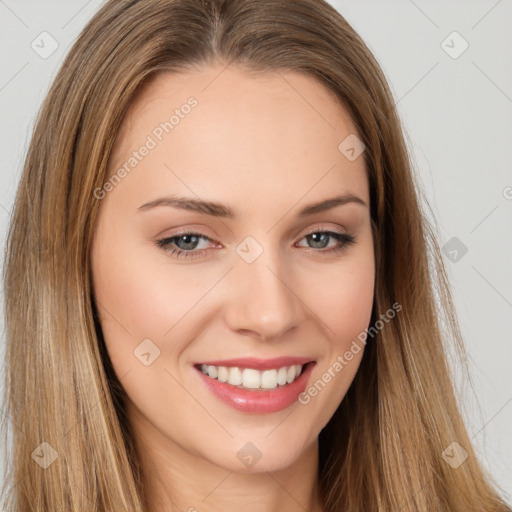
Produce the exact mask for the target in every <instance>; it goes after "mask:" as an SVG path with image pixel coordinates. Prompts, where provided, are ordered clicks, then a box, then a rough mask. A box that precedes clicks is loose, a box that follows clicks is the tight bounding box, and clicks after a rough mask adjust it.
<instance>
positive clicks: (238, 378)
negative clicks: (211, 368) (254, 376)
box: [226, 368, 242, 386]
mask: <svg viewBox="0 0 512 512" xmlns="http://www.w3.org/2000/svg"><path fill="white" fill-rule="evenodd" d="M226 370H227V371H228V372H229V377H228V384H231V385H232V386H240V384H242V372H241V371H240V369H239V368H230V369H229V370H228V369H227V368H226Z"/></svg>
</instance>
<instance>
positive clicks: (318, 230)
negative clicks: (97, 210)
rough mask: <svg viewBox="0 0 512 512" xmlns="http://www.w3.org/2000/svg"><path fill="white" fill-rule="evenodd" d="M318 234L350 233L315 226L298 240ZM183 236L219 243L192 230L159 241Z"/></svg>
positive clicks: (323, 226) (344, 230)
mask: <svg viewBox="0 0 512 512" xmlns="http://www.w3.org/2000/svg"><path fill="white" fill-rule="evenodd" d="M319 232H323V233H335V234H342V235H343V234H346V235H349V234H350V233H349V232H348V230H346V229H345V228H343V231H339V230H337V229H335V228H332V227H329V226H325V225H321V226H316V227H314V228H312V229H310V230H308V231H306V232H305V233H304V234H303V235H302V237H301V238H300V240H302V239H303V238H304V237H306V236H308V235H311V234H313V233H319ZM183 235H192V236H196V237H198V238H201V239H203V240H208V241H210V242H212V243H217V244H218V243H219V242H217V241H216V240H215V239H213V238H212V237H210V236H208V235H205V234H204V233H200V232H199V231H194V230H193V229H189V230H183V231H179V232H177V233H174V234H172V235H170V236H165V237H162V238H161V239H160V240H171V239H174V238H179V237H180V236H183ZM187 252H194V251H187Z"/></svg>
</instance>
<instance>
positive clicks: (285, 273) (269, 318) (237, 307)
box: [225, 250, 304, 340]
mask: <svg viewBox="0 0 512 512" xmlns="http://www.w3.org/2000/svg"><path fill="white" fill-rule="evenodd" d="M283 263H284V262H283V261H280V260H279V257H278V256H275V255H271V254H270V251H268V250H266V251H264V252H263V254H261V255H260V256H259V257H258V258H257V259H256V260H255V261H253V262H252V263H247V262H246V261H244V260H242V259H238V260H237V261H236V263H235V268H234V269H233V271H232V272H230V275H229V276H228V282H227V283H226V286H228V287H229V290H228V291H227V296H228V297H229V299H228V303H227V311H226V316H225V318H226V322H227V324H228V326H229V328H230V329H231V330H233V331H236V332H238V333H240V334H244V335H249V336H253V337H258V338H261V339H262V340H275V339H279V338H282V337H283V336H284V335H286V334H287V333H288V331H290V330H293V329H294V328H297V327H298V326H299V325H300V324H301V322H302V321H303V318H304V309H303V302H302V300H301V298H300V294H298V293H297V291H296V290H295V289H294V288H297V283H296V282H295V281H294V279H293V272H292V271H291V268H290V266H289V265H284V264H283ZM294 285H295V286H294Z"/></svg>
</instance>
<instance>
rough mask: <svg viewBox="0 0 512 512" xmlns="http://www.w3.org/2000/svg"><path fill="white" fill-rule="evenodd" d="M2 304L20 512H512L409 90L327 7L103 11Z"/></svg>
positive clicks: (64, 110)
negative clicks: (421, 168)
mask: <svg viewBox="0 0 512 512" xmlns="http://www.w3.org/2000/svg"><path fill="white" fill-rule="evenodd" d="M428 243H431V246H432V247H433V252H432V259H431V260H429V255H428V252H427V247H428V245H427V244H428ZM429 264H430V265H431V266H432V267H431V269H430V271H429ZM5 290H6V292H5V298H6V323H7V352H6V356H7V381H6V396H5V400H6V405H7V410H8V413H9V416H10V418H11V421H12V425H13V448H12V460H11V461H9V469H10V470H9V475H8V480H7V483H8V484H9V485H10V488H9V489H8V490H7V491H8V492H7V493H6V506H7V510H9V511H13V512H14V511H16V512H18V511H19V512H21V511H28V510H37V511H48V510H69V511H85V510H87V511H91V510H95V511H107V510H116V511H118V510H119V511H121V510H125V511H151V512H158V511H163V510H189V511H193V510H239V509H240V508H242V507H243V508H244V509H245V510H248V511H253V510H262V511H263V510H265V511H267V510H268V511H270V510H277V509H280V510H282V509H284V510H291V511H295V510H311V511H315V512H318V511H323V512H327V511H338V510H350V511H359V510H360V511H363V510H364V511H371V510H375V511H377V510H379V511H397V510H400V511H403V512H406V511H425V512H426V511H432V510H436V511H461V512H462V511H467V510H482V511H484V510H485V511H506V510H510V508H509V507H508V506H507V505H506V504H505V503H504V502H503V501H502V500H501V499H500V497H499V495H498V492H497V491H496V490H495V488H494V487H493V484H492V483H491V481H490V478H489V476H488V475H486V474H485V472H484V470H483V468H482V466H481V465H480V463H479V462H478V460H477V459H476V456H475V453H474V451H473V449H472V446H471V441H470V439H469V437H468V434H467V431H466V429H465V426H464V424H463V421H462V418H461V415H460V413H459V411H458V409H457V405H456V400H455V396H454V392H453V389H452V388H453V386H452V383H451V381H450V377H449V372H448V367H447V363H446V359H445V355H444V352H443V342H444V341H445V340H452V341H453V342H455V343H456V344H457V346H458V348H459V349H460V352H461V355H462V354H463V351H462V344H461V343H462V342H461V337H460V332H459V329H458V326H457V321H456V319H455V316H454V313H453V306H452V303H451V298H450V292H449V288H448V285H447V280H446V276H445V273H444V269H443V262H442V259H441V256H440V253H439V249H438V246H437V244H436V242H435V238H434V236H433V231H432V230H431V228H430V226H429V225H428V223H427V221H426V220H425V218H424V217H423V216H422V213H421V210H420V204H419V199H418V194H417V192H416V189H415V186H414V181H413V178H412V175H411V168H410V162H409V158H408V154H407V151H406V147H405V144H404V140H403V135H402V132H401V127H400V123H399V119H398V116H397V113H396V110H395V107H394V102H393V98H392V95H391V94H390V91H389V88H388V85H387V83H386V80H385V78H384V76H383V73H382V71H381V70H380V68H379V66H378V64H377V63H376V61H375V59H374V58H373V56H372V55H371V53H370V51H369V50H368V48H367V47H366V46H365V44H364V43H363V42H362V40H361V39H360V38H359V37H358V35H357V34H356V33H355V32H354V30H353V29H352V28H351V27H350V26H349V25H348V24H347V22H346V21H345V20H344V19H343V18H342V17H341V16H340V15H339V14H338V13H337V12H336V11H335V10H334V9H333V8H332V7H330V6H329V5H328V4H326V3H324V2H319V1H313V0H299V1H293V2H283V1H282V0H280V1H277V0H271V1H269V0H265V1H261V0H238V1H221V0H204V1H200V0H145V1H142V0H131V1H110V2H107V3H106V4H105V6H104V7H103V8H102V9H101V10H100V11H99V12H98V13H97V15H96V16H95V17H94V18H93V19H92V20H91V22H90V23H89V24H88V25H87V27H86V28H85V29H84V31H83V32H82V34H81V36H80V37H79V39H78V41H77V42H76V44H75V45H74V47H73V48H72V50H71V51H70V53H69V55H68V57H67V59H66V60H65V62H64V65H63V67H62V69H61V70H60V72H59V74H58V76H57V78H56V79H55V82H54V84H53V86H52V88H51V90H50V92H49V94H48V97H47V98H46V101H45V103H44V105H43V108H42V111H41V114H40V116H39V119H38V121H37V125H36V128H35V131H34V134H33V138H32V142H31V145H30V148H29V152H28V156H27V159H26V163H25V168H24V173H23V176H22V178H21V182H20V185H19V190H18V195H17V199H16V204H15V210H14V214H13V219H12V226H11V229H10V232H9V237H8V247H7V259H6V265H5ZM437 297H438V298H439V303H438V302H436V300H437Z"/></svg>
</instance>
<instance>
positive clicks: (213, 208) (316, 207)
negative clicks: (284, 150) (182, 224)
mask: <svg viewBox="0 0 512 512" xmlns="http://www.w3.org/2000/svg"><path fill="white" fill-rule="evenodd" d="M349 203H355V204H360V205H362V206H365V207H366V208H368V205H367V204H366V203H365V202H364V201H363V200H362V199H361V198H360V197H357V196H355V195H353V194H344V195H341V196H336V197H332V198H330V199H324V200H323V201H320V202H318V203H312V204H309V205H307V206H305V207H304V208H302V210H300V211H299V213H298V217H301V218H302V217H306V216H308V215H314V214H315V213H320V212H324V211H326V210H330V209H332V208H335V207H336V206H341V205H345V204H349ZM158 206H167V207H173V208H180V209H182V210H189V211H194V212H199V213H203V214H206V215H211V216H213V217H221V218H226V219H235V218H236V217H237V215H238V214H237V212H236V211H235V210H233V209H232V208H230V207H229V206H226V205H223V204H220V203H215V202H212V201H201V200H199V199H193V198H187V197H177V196H167V197H161V198H159V199H155V200H154V201H150V202H149V203H145V204H143V205H142V206H140V207H139V209H138V211H139V212H143V211H147V210H151V209H153V208H156V207H158Z"/></svg>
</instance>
